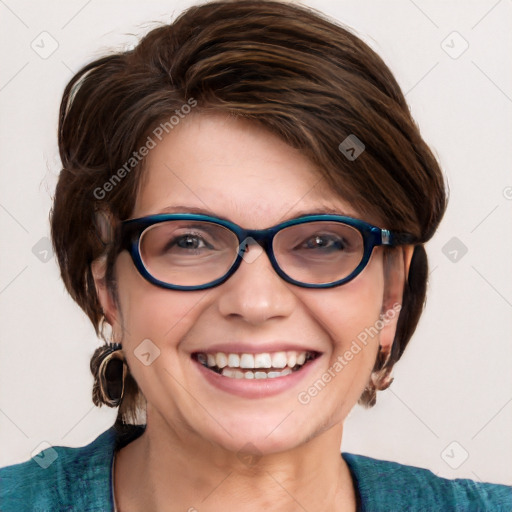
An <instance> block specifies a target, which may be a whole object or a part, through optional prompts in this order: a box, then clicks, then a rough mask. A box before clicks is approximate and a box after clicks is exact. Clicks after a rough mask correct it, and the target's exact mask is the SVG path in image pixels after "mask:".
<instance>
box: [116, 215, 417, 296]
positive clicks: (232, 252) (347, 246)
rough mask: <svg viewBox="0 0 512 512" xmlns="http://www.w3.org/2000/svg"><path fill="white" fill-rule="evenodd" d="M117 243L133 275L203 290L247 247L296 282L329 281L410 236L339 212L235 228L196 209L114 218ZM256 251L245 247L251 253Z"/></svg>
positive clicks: (351, 273)
mask: <svg viewBox="0 0 512 512" xmlns="http://www.w3.org/2000/svg"><path fill="white" fill-rule="evenodd" d="M121 229H122V231H121V247H122V249H128V250H129V252H130V254H131V257H132V260H133V263H134V264H135V266H136V267H137V269H138V271H139V272H140V274H141V275H142V276H143V277H144V278H145V279H147V280H148V281H149V282H150V283H153V284H155V285H157V286H161V287H162V288H168V289H171V290H184V291H188V290H205V289H207V288H213V287H214V286H218V285H220V284H222V283H223V282H225V281H226V280H227V279H229V277H231V276H232V275H233V274H234V273H235V272H236V270H237V269H238V267H239V266H240V264H241V263H242V261H243V260H245V261H248V262H250V261H252V258H251V251H260V252H261V249H259V248H258V245H257V244H259V246H261V248H262V249H263V250H264V251H265V252H266V254H267V256H268V258H269V260H270V263H271V264H272V267H273V268H274V270H275V271H276V273H277V274H278V275H279V276H281V277H282V278H283V279H284V280H285V281H287V282H288V283H291V284H294V285H297V286H301V287H304V288H331V287H334V286H340V285H342V284H345V283H347V282H349V281H350V280H352V279H354V278H355V277H356V276H357V275H358V274H360V273H361V272H362V270H363V269H364V268H365V267H366V265H367V264H368V261H369V260H370V256H371V254H372V251H373V248H374V247H376V246H379V245H387V246H396V245H401V244H408V243H412V242H414V239H413V236H412V235H409V234H407V233H394V232H391V231H388V230H387V229H381V228H378V227H376V226H372V225H371V224H368V223H367V222H364V221H361V220H358V219H353V218H351V217H344V216H340V215H327V214H321V215H306V216H303V217H299V218H296V219H292V220H288V221H286V222H282V223H280V224H278V225H276V226H273V227H271V228H268V229H258V230H255V229H243V228H241V227H240V226H238V225H237V224H234V223H233V222H229V221H227V220H223V219H218V218H215V217H210V216H208V215H199V214H181V213H178V214H160V215H151V216H148V217H142V218H139V219H131V220H125V221H123V222H122V228H121ZM254 254H257V252H256V253H255V252H253V253H252V255H253V256H254Z"/></svg>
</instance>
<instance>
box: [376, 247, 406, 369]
mask: <svg viewBox="0 0 512 512" xmlns="http://www.w3.org/2000/svg"><path fill="white" fill-rule="evenodd" d="M413 252H414V246H413V245H404V246H400V247H398V248H397V249H395V250H392V251H390V252H388V254H386V256H385V260H384V295H383V299H382V311H381V321H382V323H383V327H382V329H381V331H380V346H381V352H382V356H381V357H384V360H386V359H387V357H388V356H389V355H390V353H391V348H392V346H393V340H394V339H395V333H396V327H397V324H398V317H399V316H400V310H401V309H402V298H403V292H404V286H405V285H406V283H407V281H408V276H409V268H410V265H411V259H412V254H413Z"/></svg>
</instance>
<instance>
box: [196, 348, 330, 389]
mask: <svg viewBox="0 0 512 512" xmlns="http://www.w3.org/2000/svg"><path fill="white" fill-rule="evenodd" d="M320 359H321V356H318V357H317V358H316V359H313V360H312V361H309V362H308V363H307V364H305V365H304V366H303V367H302V368H301V369H300V370H297V371H295V372H292V373H290V374H288V375H285V376H283V377H274V378H273V379H268V378H267V379H233V378H231V377H224V376H222V375H220V374H219V373H216V372H214V371H212V370H208V369H207V368H205V367H204V366H203V365H202V364H201V363H199V362H198V361H195V360H194V359H192V361H193V362H194V364H195V365H196V367H197V368H198V370H199V372H200V373H201V375H203V376H204V378H205V379H206V380H207V381H208V382H209V383H210V384H211V385H212V386H215V387H216V388H218V389H220V390H222V391H226V392H227V393H231V394H233V395H238V396H241V397H244V398H264V397H268V396H273V395H277V394H279V393H283V392H285V391H288V390H289V389H292V388H293V387H295V386H297V385H298V384H299V383H300V381H301V380H302V379H304V378H305V377H307V376H308V375H309V374H310V373H311V372H312V371H313V369H314V368H315V367H316V366H317V364H318V361H319V360H320Z"/></svg>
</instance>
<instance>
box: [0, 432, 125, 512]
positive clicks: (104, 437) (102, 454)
mask: <svg viewBox="0 0 512 512" xmlns="http://www.w3.org/2000/svg"><path fill="white" fill-rule="evenodd" d="M115 441H116V433H115V430H114V428H113V427H112V428H110V429H108V430H107V431H105V432H103V434H101V435H100V436H98V437H97V438H96V439H95V440H94V441H93V442H92V443H90V444H88V445H87V446H84V447H81V448H69V447H65V446H52V447H49V448H47V449H46V450H43V451H42V452H40V453H39V454H38V455H36V456H34V457H33V458H31V459H30V460H28V461H26V462H22V463H20V464H14V465H12V466H7V467H4V468H0V505H1V506H0V508H1V510H2V512H11V511H16V512H23V511H29V510H30V511H39V512H42V511H50V510H69V511H75V510H76V511H78V510H88V511H93V510H94V511H98V512H99V511H100V510H102V511H106V510H111V503H112V502H111V489H110V486H111V479H110V471H111V465H112V459H113V452H114V446H115Z"/></svg>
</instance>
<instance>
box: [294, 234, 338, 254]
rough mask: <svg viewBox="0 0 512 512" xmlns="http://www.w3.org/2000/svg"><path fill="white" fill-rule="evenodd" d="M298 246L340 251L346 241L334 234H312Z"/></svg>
mask: <svg viewBox="0 0 512 512" xmlns="http://www.w3.org/2000/svg"><path fill="white" fill-rule="evenodd" d="M299 248H300V249H321V250H324V251H329V250H332V251H342V250H344V249H345V248H346V243H345V240H343V238H339V237H337V236H334V235H314V236H312V237H311V238H308V239H307V240H306V241H305V242H304V243H303V244H302V245H301V246H300V247H299Z"/></svg>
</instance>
